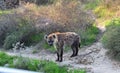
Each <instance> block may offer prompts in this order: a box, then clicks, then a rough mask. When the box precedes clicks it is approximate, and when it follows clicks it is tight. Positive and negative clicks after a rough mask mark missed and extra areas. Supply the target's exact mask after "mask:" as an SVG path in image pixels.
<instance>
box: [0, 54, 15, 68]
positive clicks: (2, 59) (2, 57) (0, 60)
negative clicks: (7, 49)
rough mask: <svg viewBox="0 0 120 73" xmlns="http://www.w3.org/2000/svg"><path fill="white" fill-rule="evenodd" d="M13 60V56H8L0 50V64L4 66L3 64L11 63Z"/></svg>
mask: <svg viewBox="0 0 120 73" xmlns="http://www.w3.org/2000/svg"><path fill="white" fill-rule="evenodd" d="M12 62H13V57H11V56H8V55H7V54H6V53H4V52H0V66H4V65H5V64H11V63H12Z"/></svg>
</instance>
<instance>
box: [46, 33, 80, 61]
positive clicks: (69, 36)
mask: <svg viewBox="0 0 120 73" xmlns="http://www.w3.org/2000/svg"><path fill="white" fill-rule="evenodd" d="M45 39H46V41H47V43H48V44H49V45H50V46H52V45H53V46H54V48H56V50H57V57H58V58H57V60H56V61H59V62H62V60H63V58H62V57H63V49H64V46H65V45H67V46H70V47H71V48H72V51H73V54H72V55H71V57H74V56H77V55H78V48H79V47H80V43H81V42H80V36H79V35H78V34H76V33H75V32H64V33H60V32H56V33H51V34H49V35H47V36H45Z"/></svg>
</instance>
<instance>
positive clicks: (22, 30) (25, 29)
mask: <svg viewBox="0 0 120 73" xmlns="http://www.w3.org/2000/svg"><path fill="white" fill-rule="evenodd" d="M33 34H35V28H34V26H33V25H32V23H31V22H30V21H28V20H25V19H21V20H20V23H19V26H18V29H17V30H16V31H13V32H11V33H9V34H8V35H7V36H6V38H5V40H4V45H3V48H4V49H10V48H12V44H15V43H17V42H21V43H23V42H24V43H25V45H28V44H30V43H31V42H30V41H31V40H32V39H31V38H30V37H32V36H33Z"/></svg>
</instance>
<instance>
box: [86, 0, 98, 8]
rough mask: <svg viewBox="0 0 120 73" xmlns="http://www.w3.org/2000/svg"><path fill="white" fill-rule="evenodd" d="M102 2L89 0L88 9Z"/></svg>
mask: <svg viewBox="0 0 120 73" xmlns="http://www.w3.org/2000/svg"><path fill="white" fill-rule="evenodd" d="M99 3H100V0H92V1H88V3H87V4H85V8H86V9H95V8H96V7H97V6H98V5H99Z"/></svg>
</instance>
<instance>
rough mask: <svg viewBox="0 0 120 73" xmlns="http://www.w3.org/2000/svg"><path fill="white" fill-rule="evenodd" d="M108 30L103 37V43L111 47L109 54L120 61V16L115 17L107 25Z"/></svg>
mask: <svg viewBox="0 0 120 73" xmlns="http://www.w3.org/2000/svg"><path fill="white" fill-rule="evenodd" d="M106 29H107V31H106V32H105V34H104V35H103V37H102V43H103V44H104V46H105V47H106V48H108V49H109V51H108V54H110V55H111V57H112V58H114V59H116V60H119V61H120V54H119V53H120V38H119V37H120V18H115V19H113V20H111V21H110V22H109V24H108V25H107V26H106Z"/></svg>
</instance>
